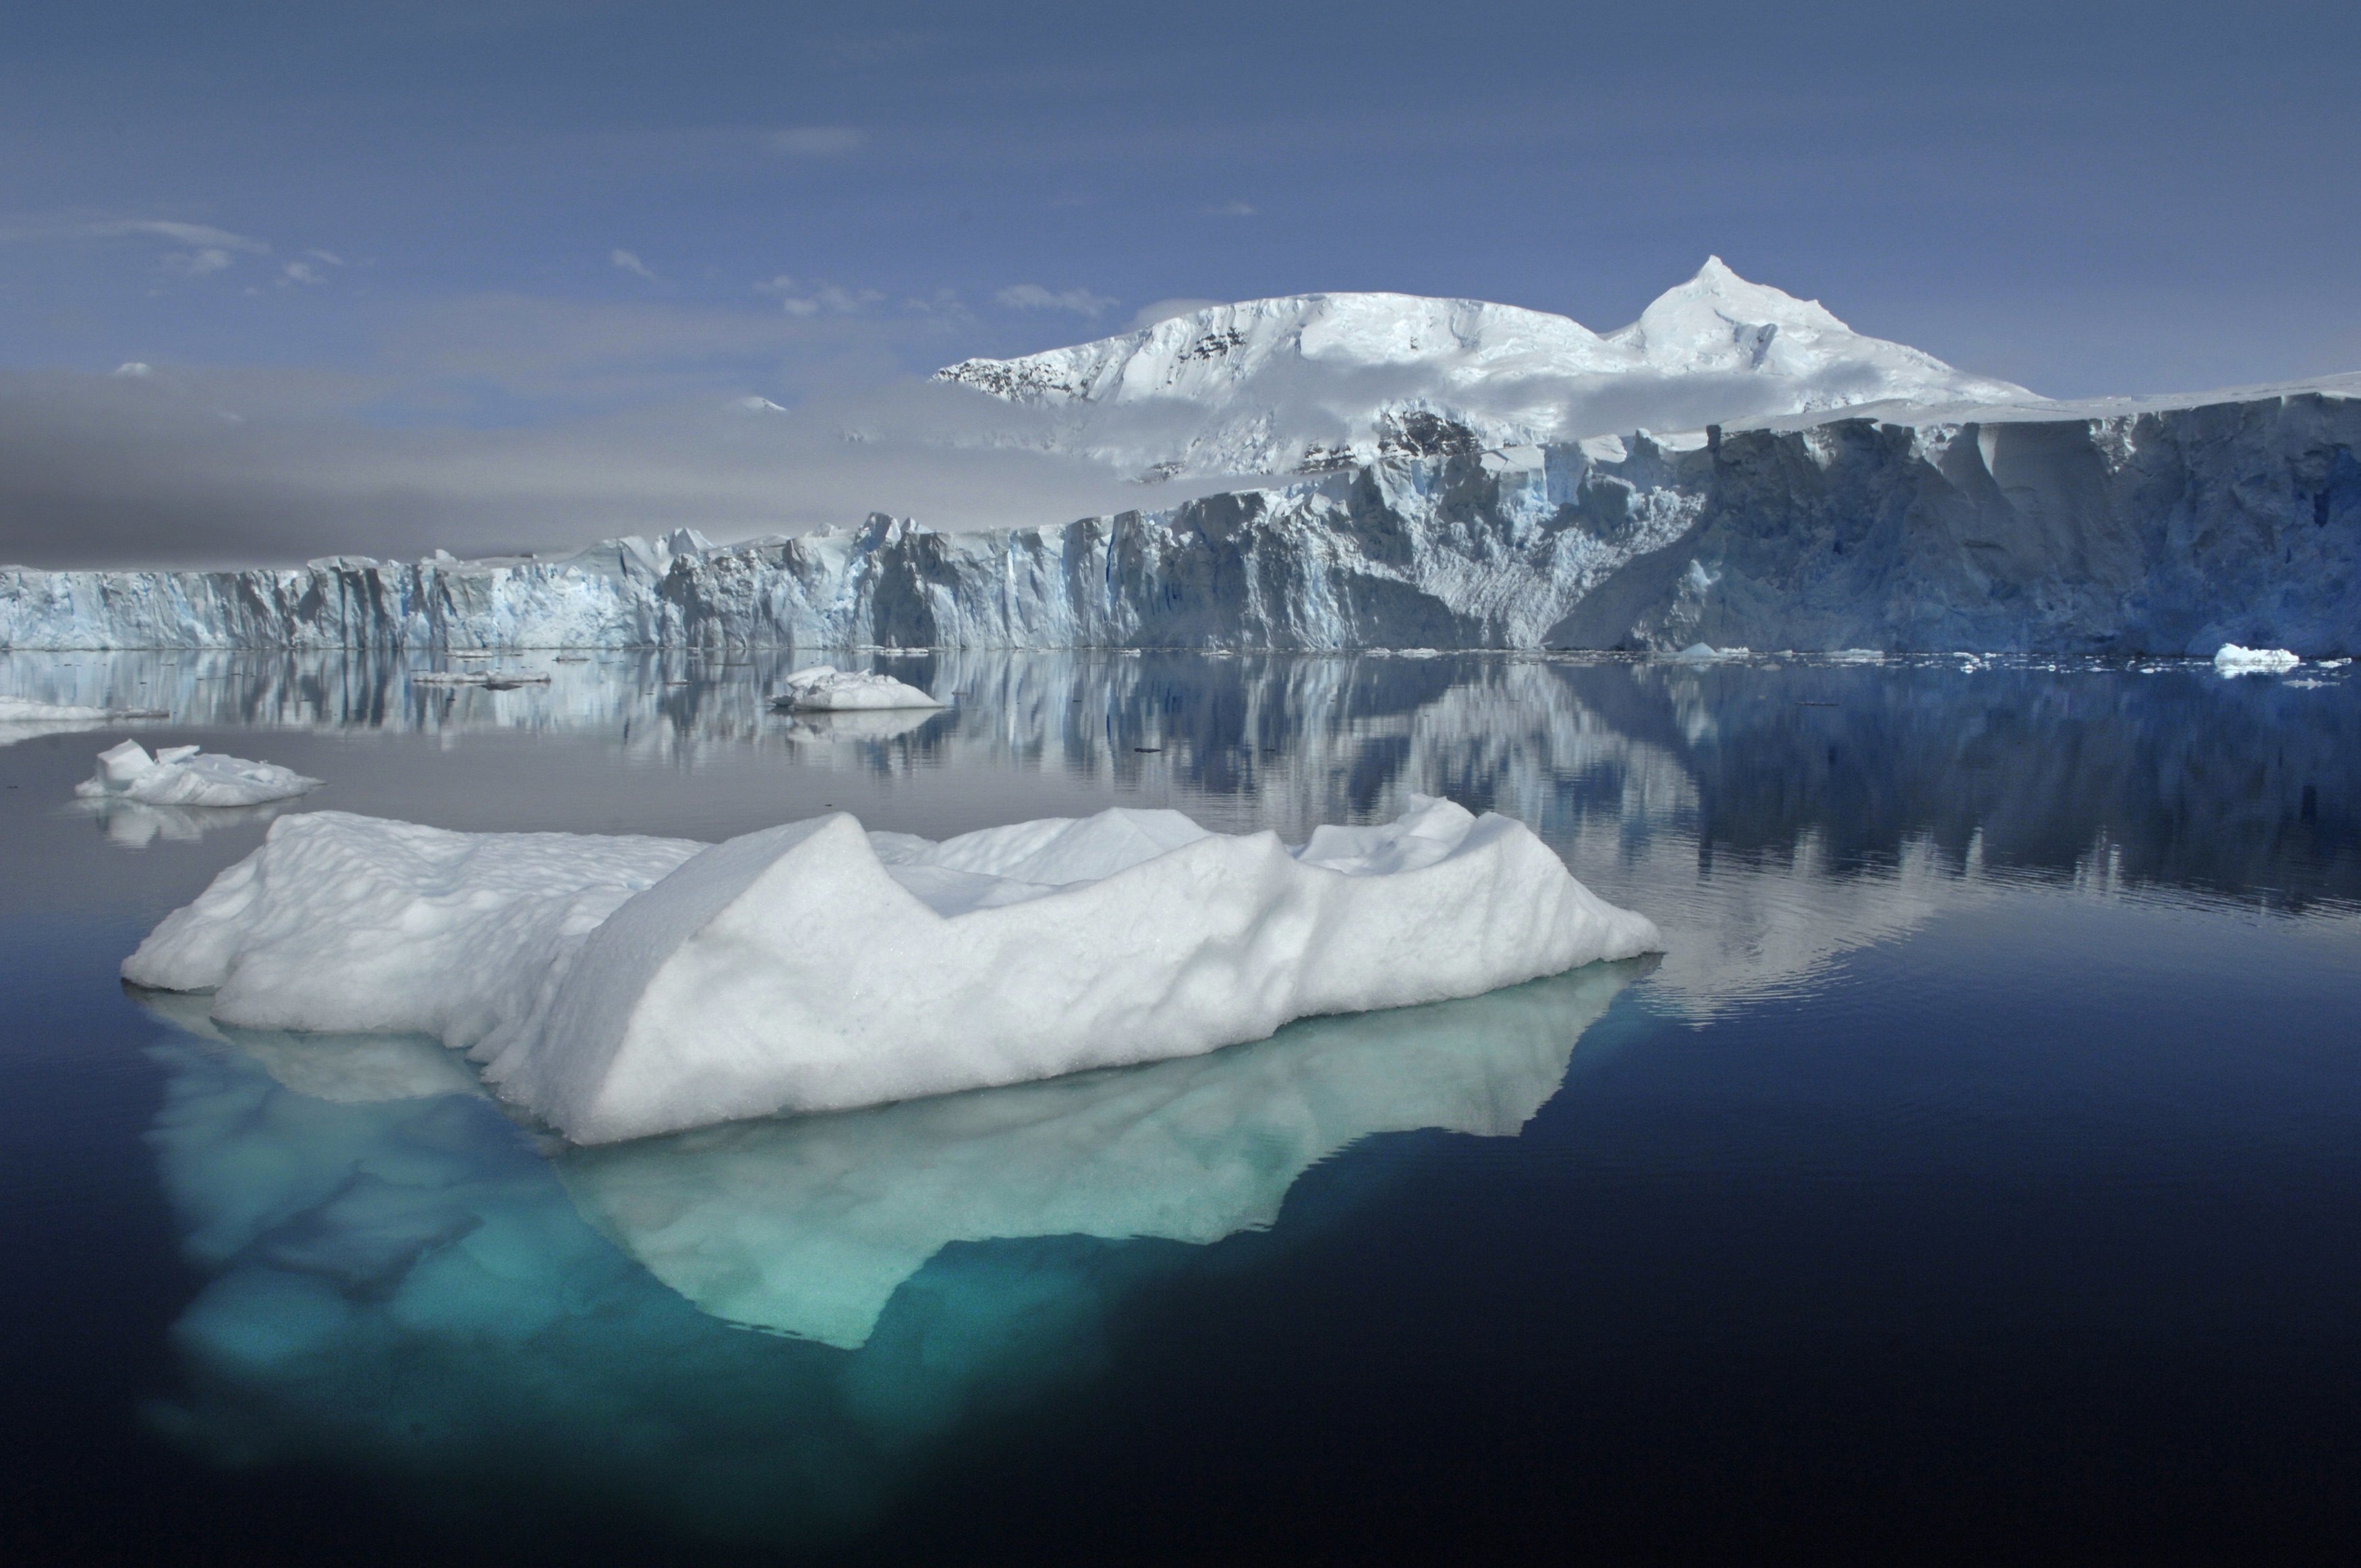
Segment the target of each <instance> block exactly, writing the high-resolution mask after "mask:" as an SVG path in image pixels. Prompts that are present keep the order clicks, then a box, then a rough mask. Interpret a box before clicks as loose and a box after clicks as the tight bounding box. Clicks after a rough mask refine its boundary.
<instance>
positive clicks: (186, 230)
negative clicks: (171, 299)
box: [0, 213, 270, 278]
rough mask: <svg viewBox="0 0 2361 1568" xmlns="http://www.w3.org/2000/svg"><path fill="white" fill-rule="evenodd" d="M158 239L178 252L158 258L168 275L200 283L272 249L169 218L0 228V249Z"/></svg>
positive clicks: (50, 220)
mask: <svg viewBox="0 0 2361 1568" xmlns="http://www.w3.org/2000/svg"><path fill="white" fill-rule="evenodd" d="M93 239H99V240H104V239H159V240H164V241H166V242H168V243H170V244H171V245H175V246H179V247H181V248H180V249H177V250H168V251H166V252H164V254H163V255H161V256H159V257H158V258H156V261H157V265H158V266H159V267H160V268H162V269H164V270H165V271H167V272H176V273H179V274H180V275H181V276H182V277H185V278H202V277H203V276H205V275H206V274H208V273H212V272H221V271H225V270H226V269H228V268H230V267H231V266H232V265H233V264H234V263H236V260H237V258H239V257H241V256H268V255H269V254H270V246H269V243H268V242H267V241H264V240H259V239H256V238H255V237H254V236H251V235H243V234H235V233H232V232H231V231H230V230H228V229H225V228H216V227H214V225H211V224H185V223H181V222H180V221H179V220H177V219H173V218H119V217H108V216H103V215H93V214H87V213H67V214H49V215H47V216H38V217H32V218H19V219H16V220H15V221H13V222H5V223H0V244H5V243H8V242H11V241H14V242H19V243H22V242H26V241H44V240H47V241H57V240H69V241H70V240H93Z"/></svg>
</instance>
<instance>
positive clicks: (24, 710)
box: [0, 696, 113, 724]
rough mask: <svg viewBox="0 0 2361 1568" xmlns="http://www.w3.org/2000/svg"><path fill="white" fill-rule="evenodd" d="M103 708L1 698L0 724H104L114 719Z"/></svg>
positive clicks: (8, 697)
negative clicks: (109, 719)
mask: <svg viewBox="0 0 2361 1568" xmlns="http://www.w3.org/2000/svg"><path fill="white" fill-rule="evenodd" d="M112 717H113V715H111V714H110V713H109V712H108V711H107V710H106V709H105V708H103V707H76V706H75V705H73V704H71V703H60V702H35V701H34V700H33V699H32V698H30V697H22V696H0V724H104V723H105V722H106V720H107V719H108V718H112Z"/></svg>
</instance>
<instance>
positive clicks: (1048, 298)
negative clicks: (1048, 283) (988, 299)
mask: <svg viewBox="0 0 2361 1568" xmlns="http://www.w3.org/2000/svg"><path fill="white" fill-rule="evenodd" d="M992 300H993V303H994V304H996V305H999V306H1001V307H1002V308H1004V309H1006V310H1012V311H1071V312H1072V313H1074V314H1076V315H1078V316H1087V317H1089V318H1090V319H1091V320H1092V321H1096V320H1098V319H1099V317H1101V316H1102V315H1104V314H1105V313H1107V311H1108V310H1110V309H1111V308H1113V307H1114V305H1115V303H1116V302H1115V301H1114V300H1111V299H1109V298H1107V297H1106V296H1105V295H1104V294H1093V293H1092V292H1091V291H1089V290H1088V289H1063V290H1059V291H1055V292H1052V291H1049V290H1048V289H1044V288H1043V287H1041V285H1040V284H1038V283H1018V284H1016V285H1014V286H1012V287H1010V288H1006V289H1003V290H1002V291H1000V292H998V293H997V294H994V296H993V297H992Z"/></svg>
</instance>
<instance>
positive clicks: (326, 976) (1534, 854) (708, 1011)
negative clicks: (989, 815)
mask: <svg viewBox="0 0 2361 1568" xmlns="http://www.w3.org/2000/svg"><path fill="white" fill-rule="evenodd" d="M1663 946H1664V941H1663V938H1662V936H1661V935H1660V934H1659V933H1658V931H1657V929H1656V927H1655V926H1654V925H1653V922H1651V921H1650V920H1648V919H1647V918H1646V917H1645V916H1641V915H1636V914H1633V913H1631V912H1630V911H1628V910H1623V909H1619V908H1616V907H1615V906H1614V905H1609V904H1608V903H1606V902H1605V901H1604V900H1602V899H1600V898H1599V897H1598V896H1597V895H1596V894H1593V893H1592V892H1591V891H1590V890H1589V889H1588V888H1587V887H1585V886H1584V885H1583V884H1582V883H1580V882H1578V881H1576V879H1575V878H1574V876H1573V875H1572V874H1571V873H1570V872H1567V871H1566V869H1565V864H1564V863H1563V862H1562V861H1559V860H1558V858H1557V856H1556V855H1555V853H1554V852H1553V851H1552V850H1550V849H1549V848H1548V847H1547V846H1546V845H1544V844H1543V843H1542V841H1541V840H1540V839H1538V838H1536V837H1535V836H1534V835H1533V833H1532V830H1531V829H1529V828H1525V827H1524V826H1523V825H1522V824H1521V823H1519V822H1517V821H1515V820H1513V819H1511V818H1509V817H1501V816H1499V815H1497V814H1494V813H1486V814H1485V815H1484V816H1482V817H1477V816H1475V815H1473V814H1472V813H1470V812H1468V811H1467V810H1466V809H1465V808H1464V807H1461V806H1455V805H1454V804H1452V803H1451V802H1449V801H1445V800H1440V799H1434V798H1431V797H1426V796H1413V797H1412V798H1411V805H1410V808H1409V809H1408V810H1407V811H1405V812H1404V813H1403V814H1402V815H1401V816H1400V817H1398V818H1397V819H1396V820H1395V821H1393V822H1391V823H1389V824H1383V825H1379V826H1374V827H1363V828H1345V827H1334V826H1328V827H1323V828H1319V829H1317V830H1316V831H1315V832H1313V834H1312V837H1311V839H1309V840H1308V841H1307V842H1306V843H1304V844H1302V845H1301V846H1299V847H1297V848H1294V849H1291V850H1290V849H1289V848H1287V847H1285V846H1283V845H1281V844H1280V842H1279V837H1278V835H1277V834H1275V833H1268V832H1265V833H1255V834H1245V835H1229V834H1219V833H1209V832H1207V831H1206V830H1205V829H1204V828H1201V827H1199V826H1198V825H1197V824H1196V823H1195V822H1193V821H1191V819H1190V818H1189V817H1186V816H1185V815H1183V814H1181V813H1180V812H1177V811H1170V810H1156V811H1148V810H1135V809H1125V808H1120V807H1117V808H1110V809H1108V810H1106V811H1103V812H1101V813H1099V814H1098V815H1096V816H1094V817H1087V818H1081V819H1071V818H1046V819H1043V820H1040V821H1035V822H1025V823H1017V824H1013V825H1010V826H1007V827H1003V828H987V829H983V830H981V831H978V832H973V833H969V834H965V835H962V836H961V837H959V838H955V839H948V840H945V841H943V842H941V843H935V842H932V841H929V840H927V839H917V838H913V837H911V836H909V835H906V834H872V833H867V832H864V831H863V830H862V828H861V826H860V824H859V823H858V822H857V821H856V820H855V819H854V818H853V817H851V816H849V815H847V814H845V813H841V812H838V813H832V814H830V815H828V816H825V817H814V818H810V819H807V820H805V821H801V822H795V823H789V824H787V825H785V826H783V827H779V828H770V829H767V830H764V831H762V832H757V833H751V834H747V835H744V836H742V837H741V838H737V839H729V840H726V841H725V842H723V843H720V844H717V845H712V846H710V847H708V846H705V845H701V844H697V843H693V842H690V841H687V840H682V839H631V838H602V837H597V836H580V835H565V834H467V833H455V832H450V831H447V830H444V829H438V828H424V827H419V826H416V825H413V824H410V823H402V822H389V821H384V820H380V819H376V818H370V817H356V816H351V815H348V814H345V813H341V812H317V813H310V814H306V815H303V816H298V817H286V818H282V819H280V821H278V822H276V823H274V824H273V825H272V826H271V828H270V830H269V835H268V837H267V838H266V839H265V840H264V843H263V846H262V848H260V849H259V850H256V851H255V852H254V853H253V854H251V855H249V856H247V858H246V859H245V860H243V861H239V862H238V863H237V864H236V865H234V866H232V867H230V868H229V869H228V870H226V871H225V872H222V873H221V875H220V876H219V877H217V878H215V879H214V883H213V884H212V885H211V886H209V887H208V888H207V889H206V890H205V891H204V893H203V894H201V895H200V896H199V897H198V898H197V899H196V900H195V901H194V902H193V903H192V904H190V905H185V906H184V907H182V908H181V909H179V910H177V911H175V912H174V913H173V914H171V915H170V916H167V917H166V918H165V919H164V921H163V922H162V923H161V924H159V926H158V927H156V929H155V930H154V931H153V932H151V933H149V935H148V938H147V939H146V940H145V941H143V942H142V943H141V944H140V945H139V948H138V949H137V951H136V952H134V953H133V954H132V955H131V957H130V958H128V959H126V960H125V961H124V964H123V976H124V978H125V979H126V980H127V981H131V982H132V983H134V984H136V985H141V986H146V987H149V988H152V989H158V990H167V991H200V990H211V991H212V992H214V997H213V1001H212V1003H211V1004H210V1008H209V1012H210V1014H211V1016H212V1017H213V1018H214V1020H216V1021H218V1022H220V1023H224V1024H229V1025H239V1026H243V1027H248V1028H266V1029H299V1030H306V1031H316V1032H344V1033H405V1032H407V1033H421V1034H428V1035H433V1036H436V1037H439V1038H441V1039H442V1040H443V1041H444V1042H445V1044H446V1045H449V1046H453V1047H464V1048H467V1049H468V1050H470V1052H471V1054H473V1055H474V1056H475V1057H476V1058H478V1060H480V1061H482V1062H484V1063H485V1076H486V1079H487V1080H489V1081H490V1082H492V1083H494V1084H496V1085H498V1086H499V1089H500V1093H501V1095H502V1096H503V1097H504V1098H506V1099H508V1100H510V1101H511V1102H514V1103H516V1104H518V1105H519V1106H521V1107H522V1108H523V1109H524V1110H526V1111H528V1112H530V1113H533V1114H534V1115H536V1116H538V1117H540V1118H541V1119H542V1120H543V1121H544V1122H545V1123H546V1124H549V1125H551V1126H554V1127H555V1128H556V1129H557V1130H558V1131H560V1132H561V1133H563V1134H565V1135H566V1136H567V1137H569V1138H571V1139H573V1140H574V1141H575V1142H577V1143H582V1144H597V1143H611V1142H617V1141H620V1140H624V1139H629V1138H636V1137H643V1136H647V1135H652V1134H658V1133H667V1132H675V1131H678V1130H681V1129H683V1128H688V1127H697V1126H703V1125H708V1124H714V1123H719V1122H725V1121H733V1120H739V1119H742V1118H745V1117H750V1116H763V1115H769V1114H772V1113H777V1112H781V1111H795V1112H809V1111H836V1110H847V1109H857V1108H860V1107H862V1106H867V1105H876V1104H884V1103H889V1102H895V1101H902V1100H908V1099H914V1098H920V1097H924V1096H928V1095H937V1094H945V1093H950V1092H955V1091H961V1090H966V1089H977V1088H987V1087H993V1086H995V1085H1001V1084H1008V1083H1017V1082H1028V1081H1032V1080H1040V1079H1048V1078H1053V1077H1057V1076H1060V1075H1062V1074H1066V1073H1071V1072H1075V1071H1080V1070H1083V1069H1093V1068H1104V1067H1122V1066H1130V1065H1134V1064H1137V1063H1140V1062H1147V1061H1157V1060H1163V1059H1168V1058H1178V1057H1188V1056H1195V1055H1200V1054H1202V1053H1204V1052H1207V1051H1211V1050H1213V1049H1216V1048H1218V1047H1223V1046H1227V1045H1235V1044H1238V1043H1241V1042H1244V1041H1247V1040H1256V1039H1261V1038H1264V1037H1266V1036H1269V1035H1270V1034H1271V1033H1272V1032H1273V1031H1275V1030H1276V1029H1278V1028H1279V1026H1280V1025H1283V1024H1286V1023H1288V1022H1290V1020H1292V1019H1296V1018H1301V1017H1307V1016H1312V1015H1314V1014H1335V1013H1358V1012H1367V1011H1370V1010H1374V1009H1381V1008H1390V1007H1401V1006H1411V1005H1415V1004H1418V1003H1428V1002H1437V1001H1443V1000H1446V999H1450V998H1455V997H1465V996H1474V995H1477V994H1480V993H1482V992H1487V991H1491V990H1495V989H1497V988H1499V987H1501V986H1505V985H1513V984H1517V983H1519V982H1521V981H1528V980H1532V979H1536V978H1538V977H1541V976H1544V975H1551V974H1557V973H1561V972H1563V971H1565V970H1571V969H1576V968H1579V967H1581V966H1583V965H1585V964H1589V963H1593V962H1596V961H1598V960H1600V959H1628V958H1634V957H1637V956H1639V955H1641V954H1642V953H1648V952H1654V951H1659V950H1661V949H1662V948H1663Z"/></svg>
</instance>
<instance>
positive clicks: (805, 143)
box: [763, 126, 869, 158]
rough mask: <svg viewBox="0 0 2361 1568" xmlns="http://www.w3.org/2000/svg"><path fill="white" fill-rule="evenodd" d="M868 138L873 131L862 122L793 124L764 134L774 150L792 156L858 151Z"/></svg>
mask: <svg viewBox="0 0 2361 1568" xmlns="http://www.w3.org/2000/svg"><path fill="white" fill-rule="evenodd" d="M868 140H869V133H868V132H867V131H864V130H862V129H861V128H860V127H859V126H789V127H788V128H786V129H785V130H777V131H772V132H770V133H769V134H768V135H766V136H764V137H763V145H765V146H766V147H768V148H770V149H771V150H772V151H773V152H779V153H785V155H786V156H788V157H789V158H841V157H842V156H844V155H845V154H846V153H848V152H858V151H859V150H860V149H861V148H862V147H863V146H865V145H866V144H867V143H868Z"/></svg>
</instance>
